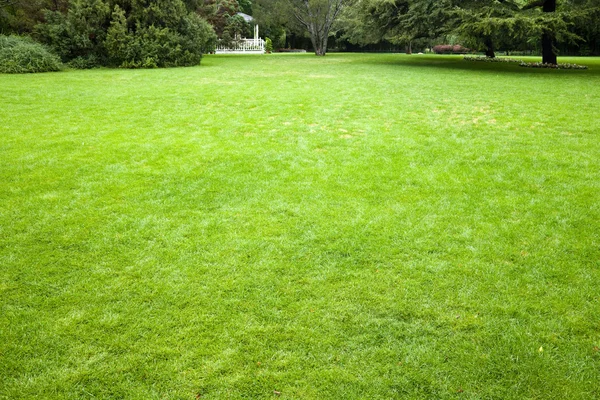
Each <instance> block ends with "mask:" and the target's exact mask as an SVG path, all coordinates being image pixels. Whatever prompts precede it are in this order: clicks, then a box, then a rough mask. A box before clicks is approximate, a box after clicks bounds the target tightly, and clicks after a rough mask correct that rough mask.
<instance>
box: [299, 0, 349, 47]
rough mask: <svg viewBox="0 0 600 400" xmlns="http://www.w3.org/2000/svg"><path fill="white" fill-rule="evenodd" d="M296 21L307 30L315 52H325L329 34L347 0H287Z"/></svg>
mask: <svg viewBox="0 0 600 400" xmlns="http://www.w3.org/2000/svg"><path fill="white" fill-rule="evenodd" d="M289 1H290V6H291V9H292V12H293V13H294V16H295V17H296V19H297V20H298V22H299V23H300V24H301V25H302V26H303V27H304V28H305V29H306V30H307V31H308V34H309V35H310V40H311V42H312V45H313V48H314V50H315V54H316V55H317V56H324V55H325V54H326V53H327V40H328V39H329V34H330V32H331V29H332V27H333V24H334V23H335V21H336V19H337V18H338V16H339V15H340V12H341V11H342V9H343V8H344V6H345V4H346V2H347V0H289Z"/></svg>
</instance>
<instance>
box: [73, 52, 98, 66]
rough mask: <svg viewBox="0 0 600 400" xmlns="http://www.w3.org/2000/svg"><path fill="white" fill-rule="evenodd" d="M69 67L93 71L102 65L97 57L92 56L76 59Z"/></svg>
mask: <svg viewBox="0 0 600 400" xmlns="http://www.w3.org/2000/svg"><path fill="white" fill-rule="evenodd" d="M68 65H69V67H71V68H74V69H92V68H96V67H97V66H99V65H100V63H99V62H98V58H97V57H96V56H95V55H93V54H90V55H89V56H87V57H81V56H79V57H77V58H74V59H72V60H71V61H69V64H68Z"/></svg>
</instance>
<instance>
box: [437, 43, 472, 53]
mask: <svg viewBox="0 0 600 400" xmlns="http://www.w3.org/2000/svg"><path fill="white" fill-rule="evenodd" d="M470 51H471V50H470V49H467V48H466V47H463V46H461V45H460V44H455V45H451V44H438V45H437V46H433V52H434V53H436V54H465V53H469V52H470Z"/></svg>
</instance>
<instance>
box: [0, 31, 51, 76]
mask: <svg viewBox="0 0 600 400" xmlns="http://www.w3.org/2000/svg"><path fill="white" fill-rule="evenodd" d="M61 67H62V64H61V62H60V58H59V57H58V56H56V55H54V54H52V53H51V52H50V51H49V50H48V49H47V48H46V47H44V46H43V45H41V44H39V43H36V42H34V41H33V40H31V39H30V38H28V37H20V36H2V35H0V72H1V73H6V74H24V73H32V72H48V71H58V70H60V69H61Z"/></svg>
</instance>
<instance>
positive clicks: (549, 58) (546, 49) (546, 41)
mask: <svg viewBox="0 0 600 400" xmlns="http://www.w3.org/2000/svg"><path fill="white" fill-rule="evenodd" d="M543 11H544V12H545V13H547V12H555V11H556V0H546V2H545V3H544V7H543ZM554 49H555V46H554V37H553V35H552V33H550V32H544V34H543V35H542V62H543V63H544V64H557V62H558V61H557V56H556V53H555V52H554Z"/></svg>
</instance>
